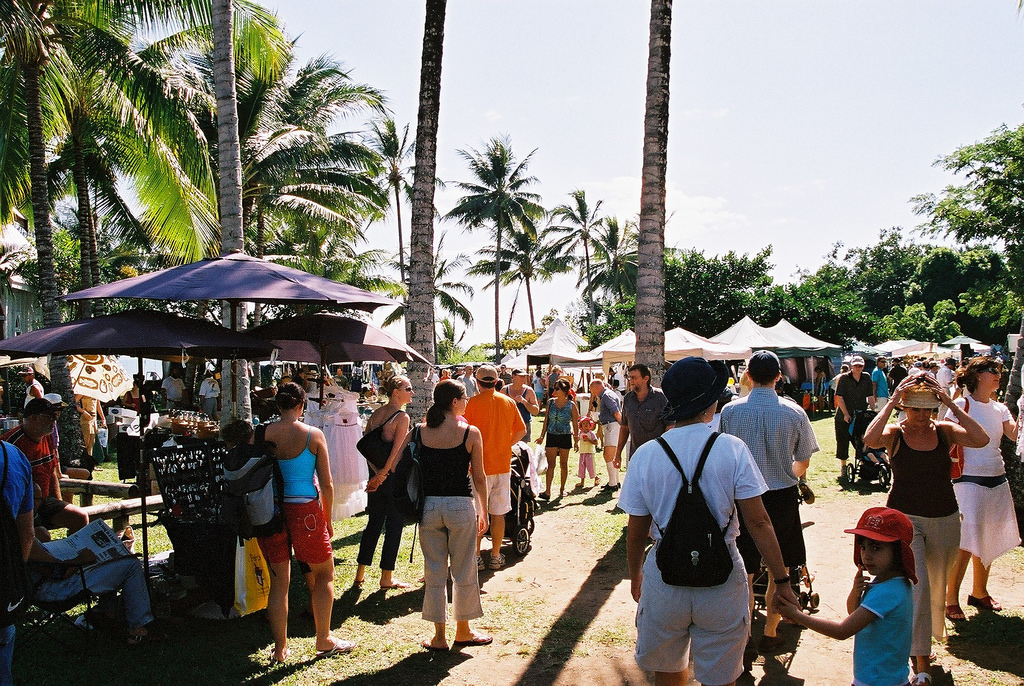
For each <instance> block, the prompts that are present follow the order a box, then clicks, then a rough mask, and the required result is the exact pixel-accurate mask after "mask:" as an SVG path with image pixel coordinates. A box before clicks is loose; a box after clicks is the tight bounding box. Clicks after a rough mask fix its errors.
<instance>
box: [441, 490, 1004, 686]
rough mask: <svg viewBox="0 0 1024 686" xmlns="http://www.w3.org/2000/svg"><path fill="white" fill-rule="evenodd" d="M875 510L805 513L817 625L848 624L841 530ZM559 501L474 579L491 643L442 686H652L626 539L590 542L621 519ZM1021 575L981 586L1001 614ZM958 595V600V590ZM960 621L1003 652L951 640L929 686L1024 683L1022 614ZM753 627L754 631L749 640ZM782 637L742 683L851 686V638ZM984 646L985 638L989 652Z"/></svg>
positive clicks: (591, 504)
mask: <svg viewBox="0 0 1024 686" xmlns="http://www.w3.org/2000/svg"><path fill="white" fill-rule="evenodd" d="M592 493H596V492H592ZM884 500H885V495H884V494H883V493H871V494H866V495H859V496H853V495H845V496H839V497H838V498H837V499H833V500H831V501H829V502H823V501H822V500H819V501H818V502H817V503H815V504H814V505H810V506H804V507H803V510H802V513H803V517H804V519H805V521H807V520H810V521H814V522H815V524H814V525H813V526H811V527H809V528H808V529H807V530H806V539H807V548H808V558H809V561H810V565H809V566H810V569H811V572H812V574H813V575H814V580H813V590H814V591H815V592H816V593H818V594H819V596H820V598H821V605H820V608H819V611H820V613H821V614H822V616H824V617H829V618H837V619H838V618H841V617H843V616H845V602H846V596H847V594H848V592H849V588H850V583H851V580H852V577H853V573H854V567H853V552H852V551H853V547H852V545H853V544H852V538H851V537H850V536H847V535H845V534H843V533H842V531H843V529H844V528H849V527H850V526H852V525H854V524H855V523H856V521H857V518H858V517H859V515H860V513H861V512H862V511H863V510H864V509H866V508H867V507H871V506H873V505H879V504H883V503H884ZM568 501H569V502H568V504H566V505H564V506H561V507H557V506H555V507H551V508H549V509H547V510H546V511H544V512H543V513H541V514H540V515H539V516H538V517H537V528H536V531H535V535H534V545H533V550H532V551H531V552H530V553H529V554H528V555H526V557H524V558H522V559H521V560H516V559H514V558H512V556H509V560H510V562H512V564H510V565H509V566H508V567H507V568H505V569H503V570H501V571H499V572H494V573H492V572H485V573H483V575H482V576H481V580H482V582H483V590H484V593H485V595H484V610H485V613H487V616H486V617H485V618H484V619H483V620H481V623H480V626H481V628H483V629H485V630H488V631H492V632H493V633H494V634H495V637H496V641H495V644H494V645H493V646H491V647H488V648H486V649H480V650H476V651H474V652H473V653H472V658H471V659H465V660H464V661H460V662H459V663H458V664H453V665H452V666H451V667H450V669H449V670H448V672H447V677H446V678H445V679H444V680H443V681H442V683H445V684H481V685H486V684H530V685H531V686H532V685H535V684H540V685H546V684H557V685H563V684H564V685H569V684H573V685H576V684H586V685H590V686H597V685H599V684H646V683H649V681H648V677H647V675H645V674H644V673H643V672H641V671H640V670H639V669H638V668H637V667H636V664H635V662H634V661H633V646H634V641H635V638H636V632H635V628H634V624H633V619H634V613H635V610H636V605H635V603H634V602H633V600H632V598H631V597H630V594H629V582H628V580H626V578H625V572H626V568H625V553H624V543H623V540H622V536H623V535H624V533H621V534H619V533H618V532H612V534H611V538H610V539H608V540H611V541H613V542H614V544H612V545H606V544H605V545H602V544H600V543H599V544H597V545H595V543H594V538H595V535H594V529H595V527H596V528H598V529H599V528H600V527H601V526H602V525H605V526H607V524H608V522H609V521H611V522H612V523H613V524H614V526H616V527H618V529H619V531H620V532H621V527H622V523H623V522H624V518H623V517H622V516H619V517H617V518H613V517H612V516H611V513H612V512H613V511H614V503H615V501H614V499H613V498H610V497H609V496H608V495H606V494H600V495H590V496H589V497H581V496H576V497H573V498H570V499H568ZM616 538H617V539H618V540H616ZM598 540H604V539H601V538H600V537H598ZM485 548H486V543H485ZM602 548H603V549H602ZM1018 566H1019V565H1018V564H1016V563H1008V562H1006V561H1005V560H1004V561H1003V562H1001V563H997V565H996V567H995V569H994V570H993V576H992V581H991V584H990V587H991V588H992V589H993V593H995V592H996V589H998V592H999V598H1000V600H1002V601H1003V603H1004V605H1005V606H1006V607H1007V608H1019V607H1020V606H1021V605H1022V604H1024V588H1022V587H1021V585H1020V584H1018V583H1015V581H1016V576H1017V575H1019V573H1020V569H1019V568H1018ZM969 583H970V575H969V574H968V580H967V581H966V582H965V588H968V589H969ZM963 597H964V599H966V591H965V592H964V594H963ZM967 614H968V616H969V617H970V618H971V619H970V620H969V622H968V624H974V623H979V622H986V621H989V620H990V619H991V620H992V621H994V622H995V626H994V627H993V628H992V633H994V635H996V636H998V635H1000V634H1005V636H1004V638H1005V639H1007V640H1006V642H1007V643H1009V645H1008V646H1006V645H1004V646H1003V647H1002V648H999V647H997V646H984V645H979V644H976V643H971V642H969V641H964V640H958V639H954V640H953V641H951V643H950V645H949V646H948V649H947V647H946V646H939V645H936V647H935V649H936V652H937V654H938V657H939V660H938V663H939V665H940V666H941V667H940V668H937V669H936V670H934V676H935V677H936V678H935V684H936V686H939V685H940V684H951V683H956V684H1024V659H1022V653H1024V650H1022V649H1021V648H1022V647H1024V631H1022V628H1024V620H1022V618H1021V617H1020V614H1019V613H1017V614H1016V615H1011V614H1010V613H1004V615H1010V616H1003V617H1000V616H994V617H993V616H990V617H989V618H980V619H976V618H974V614H975V613H974V612H973V610H971V609H968V610H967ZM761 625H762V622H757V623H755V635H758V633H759V631H760V627H761ZM510 628H512V629H514V631H515V632H518V634H519V635H509V634H510V633H513V632H510V631H509V630H510ZM780 633H781V635H783V636H785V637H786V638H787V639H788V640H789V643H788V644H787V646H786V652H783V653H781V654H779V655H777V656H771V657H768V658H759V659H758V661H757V663H756V664H755V667H754V669H753V672H752V673H750V674H746V675H744V676H743V677H741V679H740V681H739V683H740V684H760V685H765V686H770V685H785V686H792V685H799V684H849V683H850V680H851V677H852V673H853V671H852V650H853V641H852V640H849V641H843V642H839V641H834V640H831V639H827V638H824V637H822V636H820V635H818V634H816V633H814V632H811V631H806V630H798V629H797V627H794V626H790V625H785V624H784V625H783V626H782V627H781V628H780ZM982 635H983V636H984V635H987V634H986V633H985V632H982ZM989 640H993V639H987V640H986V642H988V641H989ZM994 640H995V641H996V642H1002V641H1001V640H999V639H998V638H996V639H994ZM1012 646H1018V647H1017V648H1016V649H1014V648H1013V647H1012ZM969 660H973V661H969Z"/></svg>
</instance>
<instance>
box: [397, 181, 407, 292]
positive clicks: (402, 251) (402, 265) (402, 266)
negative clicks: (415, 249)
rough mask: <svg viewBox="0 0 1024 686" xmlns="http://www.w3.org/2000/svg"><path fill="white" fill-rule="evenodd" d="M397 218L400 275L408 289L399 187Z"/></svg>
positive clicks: (403, 284) (403, 285) (403, 286)
mask: <svg viewBox="0 0 1024 686" xmlns="http://www.w3.org/2000/svg"><path fill="white" fill-rule="evenodd" d="M395 218H396V219H397V221H398V273H399V275H400V276H401V279H402V288H408V287H409V282H408V281H406V280H405V239H404V238H403V236H402V197H401V193H400V192H399V187H398V186H397V185H396V186H395Z"/></svg>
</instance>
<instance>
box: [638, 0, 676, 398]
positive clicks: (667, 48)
mask: <svg viewBox="0 0 1024 686" xmlns="http://www.w3.org/2000/svg"><path fill="white" fill-rule="evenodd" d="M650 34H651V35H650V53H649V55H648V59H647V99H646V106H645V110H644V152H643V171H642V172H641V186H640V232H639V237H638V244H637V254H638V261H639V264H638V267H637V294H636V322H635V331H636V358H637V362H639V363H643V364H646V365H647V366H648V367H650V368H651V372H652V374H653V375H654V377H655V378H654V381H659V380H660V379H661V370H662V368H663V366H664V363H665V172H666V168H667V166H668V86H669V81H668V78H669V63H670V56H671V42H672V0H651V30H650Z"/></svg>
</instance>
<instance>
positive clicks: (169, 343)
mask: <svg viewBox="0 0 1024 686" xmlns="http://www.w3.org/2000/svg"><path fill="white" fill-rule="evenodd" d="M273 348H274V346H273V345H272V344H270V343H267V342H266V341H265V340H259V339H256V338H253V337H252V336H249V335H247V334H241V333H238V332H235V331H231V330H230V329H225V328H224V327H222V326H218V325H217V324H214V323H212V322H208V321H203V320H200V319H189V318H186V317H178V316H176V315H173V314H167V313H165V312H153V311H151V310H128V311H127V312H118V313H116V314H108V315H105V316H102V317H95V318H93V319H79V320H78V321H74V322H68V323H66V324H57V325H55V326H48V327H46V328H43V329H36V330H35V331H29V332H28V333H23V334H21V335H20V336H15V337H13V338H8V339H5V340H2V341H0V352H3V353H16V354H18V355H32V356H35V357H39V356H42V355H72V354H76V353H96V354H99V355H134V356H136V357H138V358H139V359H140V362H141V358H143V357H150V358H159V357H168V356H174V355H180V354H182V352H187V353H189V354H191V355H199V356H202V357H242V358H245V359H266V358H268V357H270V354H271V352H272V351H273Z"/></svg>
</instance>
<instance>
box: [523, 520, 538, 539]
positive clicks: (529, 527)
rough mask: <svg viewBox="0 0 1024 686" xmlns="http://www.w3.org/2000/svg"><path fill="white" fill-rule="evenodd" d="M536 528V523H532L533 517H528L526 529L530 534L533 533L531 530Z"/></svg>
mask: <svg viewBox="0 0 1024 686" xmlns="http://www.w3.org/2000/svg"><path fill="white" fill-rule="evenodd" d="M536 528H537V525H536V524H535V523H534V521H533V517H530V519H529V521H528V522H526V530H527V531H529V532H530V535H533V530H534V529H536Z"/></svg>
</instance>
